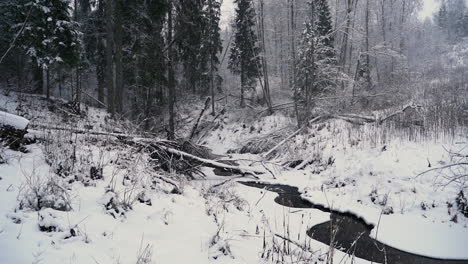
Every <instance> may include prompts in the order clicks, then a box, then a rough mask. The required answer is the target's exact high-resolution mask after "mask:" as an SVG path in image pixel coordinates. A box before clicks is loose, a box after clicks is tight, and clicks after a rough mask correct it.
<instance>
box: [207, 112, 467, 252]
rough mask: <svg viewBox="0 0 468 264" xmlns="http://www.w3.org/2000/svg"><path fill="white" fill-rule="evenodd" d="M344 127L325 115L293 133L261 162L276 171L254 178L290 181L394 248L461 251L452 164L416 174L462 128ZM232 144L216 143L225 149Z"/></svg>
mask: <svg viewBox="0 0 468 264" xmlns="http://www.w3.org/2000/svg"><path fill="white" fill-rule="evenodd" d="M262 125H263V126H262ZM286 126H288V123H287V119H285V118H281V117H278V116H272V117H268V118H267V119H262V120H260V121H256V122H254V123H253V124H249V125H247V126H246V127H244V128H243V129H242V128H240V129H239V126H237V127H236V126H232V127H228V126H226V127H225V128H224V129H221V130H219V131H216V132H215V133H214V134H213V136H212V137H211V138H209V139H208V140H207V141H208V142H209V143H210V145H213V146H215V145H217V143H216V142H217V140H223V139H222V138H228V139H229V142H233V143H232V145H234V143H235V142H238V141H241V139H244V141H243V142H244V143H245V142H246V140H245V138H246V135H247V138H248V137H249V136H250V137H256V136H257V135H256V134H260V135H261V136H263V135H267V134H268V133H271V132H273V131H274V130H277V129H281V128H283V127H286ZM257 127H259V128H260V129H259V128H257ZM348 127H351V125H347V124H343V122H341V121H337V122H331V123H330V124H328V125H325V126H323V125H321V126H320V125H318V126H315V127H314V128H312V129H311V130H309V132H308V133H305V134H302V135H300V136H297V137H295V138H294V139H293V140H291V141H290V142H288V143H287V144H286V146H285V147H283V148H282V150H281V151H280V152H279V154H278V155H277V158H275V159H273V161H272V163H268V166H270V169H271V171H272V172H274V174H275V178H276V179H274V178H273V177H272V175H270V174H266V175H262V176H261V180H262V181H266V182H270V183H281V184H288V185H292V186H297V187H299V190H301V192H302V193H303V195H302V197H303V199H306V200H309V201H310V202H312V203H314V204H319V205H323V206H325V207H328V208H332V209H333V210H336V211H341V212H349V213H352V214H354V215H357V216H359V217H362V218H363V219H364V220H365V221H366V222H367V223H369V224H372V225H374V226H375V228H374V229H373V230H372V233H371V235H372V236H373V237H374V238H376V239H377V240H379V241H381V242H383V243H385V244H387V245H389V246H392V247H394V248H397V249H400V250H403V251H406V252H411V253H415V254H418V255H423V256H428V257H434V258H443V259H468V250H466V245H468V218H466V217H465V216H464V215H463V214H462V213H460V212H459V211H458V208H457V204H456V198H457V197H459V195H460V191H463V190H464V191H465V194H466V185H463V182H461V184H460V182H456V181H455V182H451V180H450V179H449V177H450V174H451V173H456V172H457V169H459V168H454V170H452V171H439V170H434V171H431V172H428V173H425V174H422V175H419V174H420V173H422V172H424V171H427V170H429V169H434V168H437V167H440V166H444V165H446V164H449V163H451V162H455V160H453V157H452V156H451V155H450V151H466V149H464V148H465V146H466V142H465V141H466V138H464V136H463V134H462V133H461V135H460V136H458V135H457V136H456V137H455V138H453V137H449V136H448V137H439V138H438V139H437V140H424V139H420V140H418V142H414V141H409V140H406V139H402V138H405V137H398V136H394V137H388V138H384V137H382V133H381V132H380V131H377V129H374V128H358V129H356V128H352V127H351V128H348ZM360 130H367V131H364V132H362V131H360ZM252 131H253V132H252ZM257 131H261V132H257ZM384 135H386V134H384ZM460 142H465V143H460ZM232 145H226V144H224V145H223V148H224V149H233V148H234V146H232ZM449 150H450V151H449ZM234 157H235V158H245V159H248V160H261V159H262V157H260V156H257V155H239V154H234ZM309 158H313V159H310V161H311V162H310V163H311V164H310V165H308V166H307V167H306V168H305V169H303V170H294V169H290V168H287V169H286V170H285V167H284V166H282V164H283V162H284V161H285V160H295V159H302V160H306V159H309ZM264 165H265V164H264ZM259 166H260V165H259ZM464 188H465V189H464Z"/></svg>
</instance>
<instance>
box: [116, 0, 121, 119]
mask: <svg viewBox="0 0 468 264" xmlns="http://www.w3.org/2000/svg"><path fill="white" fill-rule="evenodd" d="M114 2H115V11H114V13H115V25H114V27H115V40H114V43H115V62H114V63H115V95H114V98H115V111H116V112H117V113H122V107H123V65H122V63H123V62H122V37H123V36H122V34H123V32H122V30H123V29H122V8H123V3H122V0H116V1H114Z"/></svg>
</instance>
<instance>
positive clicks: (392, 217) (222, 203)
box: [0, 93, 468, 264]
mask: <svg viewBox="0 0 468 264" xmlns="http://www.w3.org/2000/svg"><path fill="white" fill-rule="evenodd" d="M17 99H18V98H17V96H16V94H13V93H11V94H10V95H8V96H5V95H4V94H1V95H0V105H1V106H4V108H5V109H4V110H7V111H8V112H11V113H15V114H20V115H22V116H25V117H26V118H28V119H29V120H31V124H30V128H29V131H30V134H28V135H27V137H30V138H34V137H35V136H39V137H41V140H38V141H37V142H36V143H33V144H30V145H28V146H26V148H27V152H26V153H22V152H18V151H13V150H9V149H1V151H0V156H1V159H0V161H2V162H0V163H1V164H0V263H13V264H15V263H47V264H53V263H99V264H103V263H109V264H111V263H112V264H114V263H121V264H127V263H128V264H130V263H139V264H141V263H278V262H280V263H314V262H318V263H320V262H323V263H326V262H329V263H330V262H332V263H368V261H366V260H363V259H358V258H354V257H353V256H349V255H346V254H345V253H343V252H341V251H339V250H334V251H333V250H330V247H329V246H328V245H326V244H323V243H321V242H318V241H315V240H312V239H310V238H309V237H308V236H307V235H306V232H307V230H308V229H309V228H310V227H312V226H315V225H317V224H320V223H324V222H327V221H329V219H330V213H326V212H322V211H320V210H318V209H293V208H288V207H284V206H281V205H279V204H277V203H275V202H274V199H275V197H276V196H277V195H276V194H275V193H273V192H268V191H264V190H259V189H255V188H250V187H247V186H244V185H241V184H238V183H237V182H236V181H251V180H253V179H252V177H250V176H245V177H239V175H233V176H224V177H222V176H217V175H215V174H214V173H213V171H212V170H211V169H207V168H203V169H202V170H203V172H204V173H205V176H206V177H198V178H196V179H188V178H187V177H185V176H182V175H176V174H174V173H167V172H164V171H162V170H159V169H158V170H155V169H154V167H155V164H154V162H152V161H151V158H150V157H149V155H148V154H146V153H144V152H141V151H138V149H137V148H131V147H129V146H126V145H123V144H120V143H119V142H118V141H116V140H115V139H114V137H112V136H99V135H91V134H86V133H84V134H74V133H71V132H70V131H66V130H50V129H47V128H44V127H43V126H44V125H47V126H48V127H54V126H59V127H62V128H72V129H83V130H93V131H107V132H122V131H124V132H128V133H131V132H132V131H130V130H129V127H130V126H129V125H126V124H125V123H121V122H115V121H112V120H111V119H109V118H108V116H107V114H106V113H105V112H104V111H102V110H100V109H96V108H92V107H87V109H86V116H84V117H83V116H77V115H75V114H73V113H70V112H69V111H68V110H67V108H66V107H65V106H64V105H63V104H62V103H60V101H59V100H55V101H54V102H55V104H54V106H53V107H51V106H50V104H49V103H48V102H47V101H45V100H44V99H42V97H35V96H25V97H24V98H23V99H22V100H21V105H19V101H18V100H17ZM195 101H197V100H195ZM194 104H195V103H194ZM198 104H199V102H197V103H196V104H195V105H198ZM185 108H186V109H185V110H184V109H179V112H180V113H181V116H180V119H185V120H187V119H189V120H192V122H193V120H194V119H195V118H196V115H197V114H198V110H199V109H198V108H199V107H198V108H197V107H194V106H193V105H188V106H185ZM193 109H197V110H193ZM232 111H233V110H232V109H229V111H227V114H225V115H223V116H221V117H218V118H216V117H211V116H209V117H207V118H204V120H203V121H204V122H202V124H201V129H200V133H199V134H198V135H197V136H196V137H195V141H198V142H199V143H201V144H204V145H205V146H207V147H209V148H210V149H212V150H213V152H214V153H216V154H220V155H223V156H226V158H230V159H234V160H236V161H237V162H239V163H240V164H241V165H245V166H248V165H250V166H252V167H255V168H258V169H259V170H266V171H268V173H265V174H262V175H258V176H259V178H260V181H263V182H269V183H281V184H288V185H292V186H297V187H298V188H299V190H300V191H301V192H302V197H303V199H306V200H310V201H312V202H313V203H315V204H321V205H324V206H325V207H328V208H332V209H334V210H337V211H342V212H351V213H353V214H355V215H357V216H359V217H362V218H363V219H364V220H365V221H366V222H367V223H369V224H373V225H374V226H378V228H374V229H373V230H372V233H371V236H373V237H376V239H377V240H379V241H382V242H384V243H385V244H387V245H390V246H393V247H395V248H398V249H401V250H404V251H408V252H414V253H416V254H421V255H424V256H429V257H436V258H448V259H468V250H466V246H467V245H468V218H467V217H465V216H464V215H463V214H462V213H461V212H459V210H458V205H457V197H458V198H459V197H460V191H465V193H466V177H465V178H464V179H463V180H459V181H455V182H451V179H452V176H453V175H457V174H458V173H461V174H463V173H465V174H466V171H457V169H460V168H452V170H434V171H430V172H428V173H425V174H422V175H419V174H420V173H422V172H424V171H427V170H429V169H432V168H438V167H442V166H445V165H447V164H452V163H453V162H457V161H459V160H460V159H461V158H457V157H454V156H453V155H452V154H451V153H452V152H456V153H459V154H464V155H468V148H467V147H466V146H468V145H467V140H468V139H467V138H466V129H460V130H457V131H456V132H455V133H453V134H442V133H441V134H439V135H437V137H434V136H431V137H427V138H422V137H419V136H417V135H413V134H408V132H404V133H401V134H398V132H397V131H396V130H395V131H386V130H385V128H378V127H377V128H376V127H375V126H374V125H364V126H355V125H351V124H349V123H346V122H344V121H337V120H335V121H329V122H326V123H321V124H317V125H313V126H311V127H310V128H308V130H306V131H305V132H304V133H302V134H300V135H299V136H297V137H295V138H294V139H292V140H291V141H289V142H287V143H286V144H285V145H284V146H283V147H282V148H281V150H280V151H277V152H276V153H274V154H273V155H272V156H271V157H269V158H268V160H267V159H265V157H263V156H262V155H261V154H248V153H245V154H240V153H239V152H246V149H245V147H246V146H248V147H249V150H252V149H256V150H259V149H262V150H264V149H265V148H266V149H268V148H271V147H272V146H274V145H275V144H276V143H277V142H278V141H280V140H281V135H288V134H290V133H291V131H293V130H294V126H295V125H294V120H293V119H292V117H290V116H288V115H287V114H282V113H280V112H277V113H275V114H274V115H270V116H267V115H259V114H258V112H260V111H261V110H260V109H250V108H249V109H247V110H240V111H237V112H235V113H232ZM259 116H261V117H259ZM41 125H42V126H41ZM189 130H190V126H187V127H185V128H184V127H180V129H179V133H180V134H181V135H185V134H187V133H188V132H189ZM384 130H385V131H384ZM243 147H244V151H242V148H243ZM239 150H240V151H239ZM254 152H255V151H254ZM258 152H261V151H258ZM299 164H302V165H303V166H301V167H303V168H300V169H294V168H293V167H296V168H298V166H297V165H299ZM164 179H165V180H164ZM228 179H232V180H231V181H229V182H226V183H224V182H225V181H226V180H228ZM167 180H169V181H174V182H176V183H177V184H178V185H179V186H181V193H175V191H174V188H173V185H171V184H170V182H169V183H168V181H167ZM220 183H224V184H222V185H219V184H220Z"/></svg>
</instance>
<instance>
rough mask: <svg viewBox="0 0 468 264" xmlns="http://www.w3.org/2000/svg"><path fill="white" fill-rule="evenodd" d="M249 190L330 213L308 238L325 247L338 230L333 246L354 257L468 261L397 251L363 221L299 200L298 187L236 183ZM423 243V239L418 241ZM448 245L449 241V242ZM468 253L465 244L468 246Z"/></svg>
mask: <svg viewBox="0 0 468 264" xmlns="http://www.w3.org/2000/svg"><path fill="white" fill-rule="evenodd" d="M239 183H241V184H243V185H246V186H249V187H255V188H259V189H266V190H268V191H271V192H275V193H277V194H278V196H277V197H276V198H275V202H276V203H278V204H280V205H283V206H287V207H292V208H315V209H319V210H321V211H324V212H329V213H331V214H330V221H328V222H326V223H323V224H319V225H316V226H314V227H312V228H311V229H309V230H308V231H307V235H308V236H309V237H311V238H312V239H315V240H318V241H320V242H322V243H325V244H327V245H329V244H330V237H331V230H337V231H336V234H335V239H334V241H335V242H334V243H336V244H335V248H337V249H340V250H341V251H343V252H347V253H348V254H351V255H355V256H356V257H359V258H362V259H365V260H368V261H373V262H378V263H388V264H400V263H401V264H403V263H404V264H423V263H424V264H433V263H439V264H443V263H447V264H449V263H450V264H455V263H460V264H461V263H465V264H468V260H444V259H435V258H429V257H424V256H420V255H415V254H412V253H408V252H405V251H401V250H398V249H396V248H393V247H390V246H387V245H385V244H382V243H380V242H378V241H376V240H374V239H372V238H371V237H370V236H369V234H370V231H371V230H372V229H373V228H374V226H372V225H368V224H366V223H365V221H364V220H363V219H362V218H359V217H357V216H355V215H353V214H350V213H341V212H336V211H332V210H330V209H329V208H326V207H323V206H319V205H314V204H312V203H310V202H308V201H305V200H303V199H302V198H301V196H300V195H301V194H300V193H299V190H298V188H297V187H292V186H288V185H281V184H264V183H258V182H239ZM421 241H422V243H424V242H423V241H424V238H421ZM448 243H450V241H448ZM467 250H468V245H467Z"/></svg>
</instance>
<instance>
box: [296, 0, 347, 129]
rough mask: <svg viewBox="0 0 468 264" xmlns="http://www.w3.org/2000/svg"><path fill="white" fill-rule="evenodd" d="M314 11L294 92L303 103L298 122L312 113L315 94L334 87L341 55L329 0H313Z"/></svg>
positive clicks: (303, 40) (303, 37)
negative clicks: (338, 56) (328, 3)
mask: <svg viewBox="0 0 468 264" xmlns="http://www.w3.org/2000/svg"><path fill="white" fill-rule="evenodd" d="M309 7H310V13H309V18H308V21H307V22H306V23H305V24H304V31H303V33H302V35H301V37H300V45H299V52H298V63H297V77H296V82H297V85H296V86H295V91H294V96H295V101H296V102H301V103H299V105H301V106H303V107H302V108H303V109H302V110H301V111H298V117H297V118H298V123H302V121H304V120H305V119H308V118H309V117H310V115H311V110H312V107H313V97H314V96H316V95H318V94H320V93H323V92H325V91H327V90H330V89H331V86H332V85H333V83H332V81H331V80H333V79H334V78H335V77H336V75H337V73H338V66H337V59H336V56H335V51H334V47H333V44H332V43H333V42H332V40H333V39H332V36H331V34H332V31H333V29H332V27H331V19H330V15H329V9H328V5H327V3H326V0H323V1H319V2H314V1H311V2H309Z"/></svg>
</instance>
